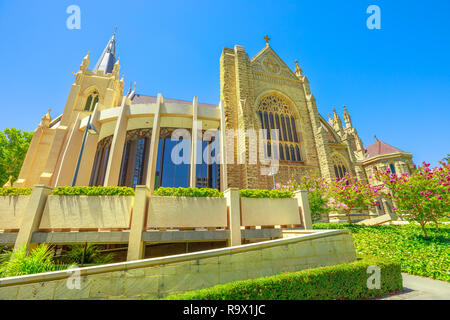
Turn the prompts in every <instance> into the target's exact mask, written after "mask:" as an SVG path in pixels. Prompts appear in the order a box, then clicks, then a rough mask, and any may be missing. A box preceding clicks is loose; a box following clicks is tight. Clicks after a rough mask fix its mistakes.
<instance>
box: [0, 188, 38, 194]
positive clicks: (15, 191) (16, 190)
mask: <svg viewBox="0 0 450 320" xmlns="http://www.w3.org/2000/svg"><path fill="white" fill-rule="evenodd" d="M29 194H31V188H0V196H26V195H29Z"/></svg>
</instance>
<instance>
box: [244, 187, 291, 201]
mask: <svg viewBox="0 0 450 320" xmlns="http://www.w3.org/2000/svg"><path fill="white" fill-rule="evenodd" d="M239 196H240V197H242V198H279V199H284V198H293V197H294V193H293V192H292V191H287V190H265V189H241V190H239Z"/></svg>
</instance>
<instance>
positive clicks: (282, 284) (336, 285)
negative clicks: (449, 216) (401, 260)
mask: <svg viewBox="0 0 450 320" xmlns="http://www.w3.org/2000/svg"><path fill="white" fill-rule="evenodd" d="M372 265H376V266H378V267H380V271H381V282H380V284H381V286H380V289H369V288H368V287H367V280H368V277H369V276H370V274H368V273H367V267H368V266H372ZM402 289H403V284H402V275H401V271H400V265H399V264H398V263H395V262H389V261H386V260H383V259H363V260H359V261H355V262H351V263H345V264H339V265H335V266H328V267H320V268H314V269H309V270H302V271H297V272H290V273H281V274H278V275H275V276H270V277H265V278H259V279H251V280H244V281H235V282H230V283H226V284H220V285H217V286H214V287H211V288H206V289H201V290H196V291H191V292H186V293H183V294H176V295H171V296H168V297H167V298H166V299H168V300H261V299H263V300H333V299H351V300H356V299H368V298H375V297H381V296H384V295H386V294H388V293H391V292H395V291H400V290H402Z"/></svg>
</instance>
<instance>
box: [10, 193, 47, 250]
mask: <svg viewBox="0 0 450 320" xmlns="http://www.w3.org/2000/svg"><path fill="white" fill-rule="evenodd" d="M51 191H52V188H51V187H48V186H44V185H35V186H34V187H33V190H32V191H31V195H30V199H29V200H28V204H27V207H26V208H25V212H24V215H23V218H22V223H21V226H20V229H19V233H18V234H17V238H16V243H15V245H14V250H16V249H21V248H22V247H23V246H27V250H29V249H30V242H31V237H32V236H33V232H35V231H37V230H38V228H39V223H40V222H41V217H42V213H43V212H44V208H45V203H46V201H47V196H48V195H49V194H50V193H51Z"/></svg>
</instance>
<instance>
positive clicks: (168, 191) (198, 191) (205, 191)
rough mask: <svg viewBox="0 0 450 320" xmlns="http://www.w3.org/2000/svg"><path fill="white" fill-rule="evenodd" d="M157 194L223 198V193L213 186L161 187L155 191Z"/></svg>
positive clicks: (163, 195) (162, 195)
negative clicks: (212, 187)
mask: <svg viewBox="0 0 450 320" xmlns="http://www.w3.org/2000/svg"><path fill="white" fill-rule="evenodd" d="M154 195H155V196H161V197H216V198H217V197H219V198H223V193H222V192H220V191H219V190H217V189H211V188H169V187H160V188H158V189H157V190H156V191H155V192H154Z"/></svg>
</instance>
